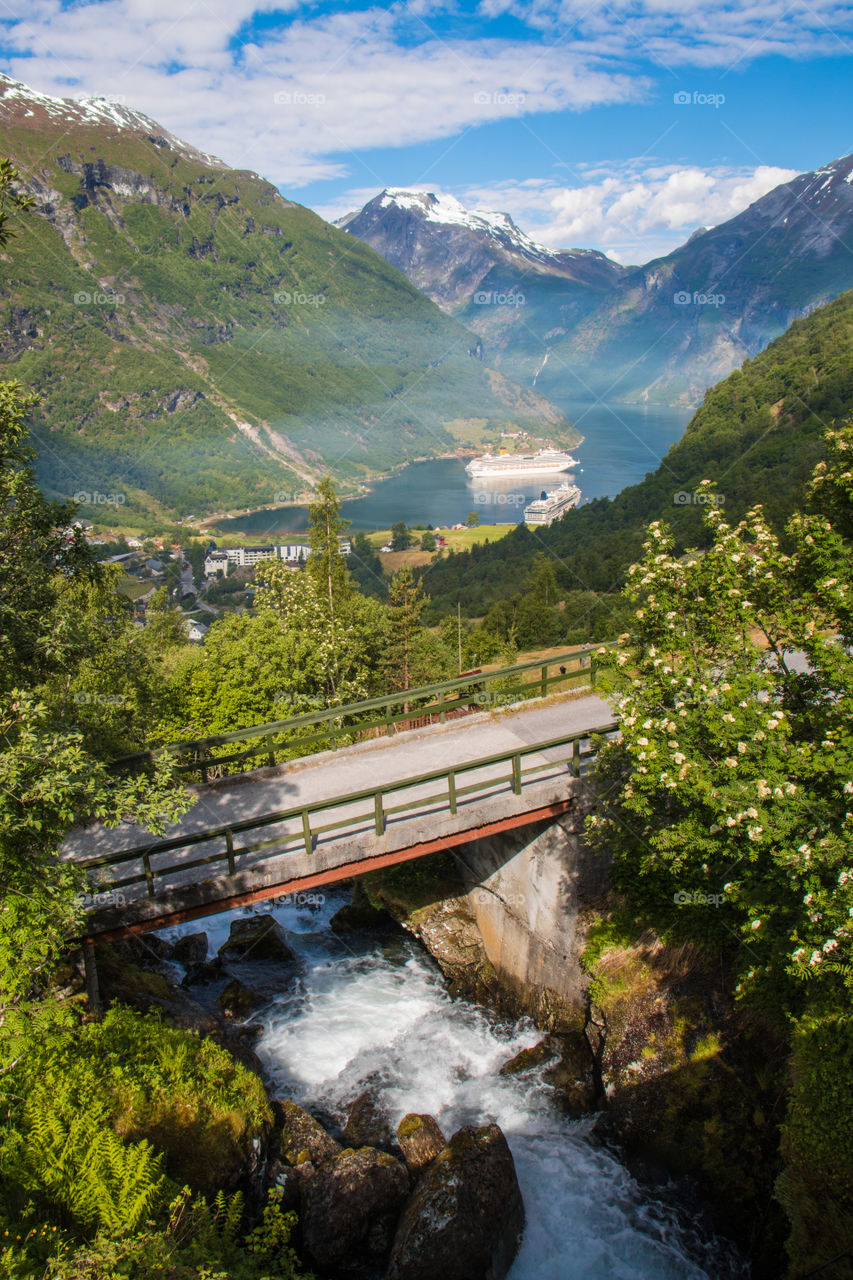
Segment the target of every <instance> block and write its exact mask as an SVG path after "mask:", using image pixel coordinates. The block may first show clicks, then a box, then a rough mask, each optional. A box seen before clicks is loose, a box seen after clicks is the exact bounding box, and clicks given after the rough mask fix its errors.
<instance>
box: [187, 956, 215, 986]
mask: <svg viewBox="0 0 853 1280" xmlns="http://www.w3.org/2000/svg"><path fill="white" fill-rule="evenodd" d="M222 976H223V974H222V961H221V960H220V959H219V956H214V957H213V959H212V960H201V961H200V962H199V963H198V964H187V965H186V973H185V974H184V976H183V978H182V979H181V986H182V987H192V986H195V984H196V983H198V984H199V985H201V986H204V985H206V984H207V983H208V982H218V981H219V979H220V978H221V977H222Z"/></svg>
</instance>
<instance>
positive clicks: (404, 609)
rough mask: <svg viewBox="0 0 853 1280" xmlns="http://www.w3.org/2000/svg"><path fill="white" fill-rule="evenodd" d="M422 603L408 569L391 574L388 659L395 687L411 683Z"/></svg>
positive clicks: (403, 687)
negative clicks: (414, 646) (392, 575)
mask: <svg viewBox="0 0 853 1280" xmlns="http://www.w3.org/2000/svg"><path fill="white" fill-rule="evenodd" d="M426 604H427V597H426V596H425V595H424V593H423V588H422V586H421V583H420V582H419V581H417V582H416V581H415V578H414V576H413V574H412V571H411V569H401V570H400V571H399V573H396V574H395V575H394V577H393V578H392V580H391V589H390V591H389V594H388V617H389V622H390V631H391V643H390V650H389V655H388V662H389V668H390V673H391V679H392V681H393V682H394V684H395V685H396V687H397V688H398V689H408V688H409V687H410V685H411V675H412V657H413V645H414V641H415V637H416V635H417V633H418V629H419V624H420V617H421V614H422V613H423V611H424V608H425V606H426ZM407 709H408V708H407Z"/></svg>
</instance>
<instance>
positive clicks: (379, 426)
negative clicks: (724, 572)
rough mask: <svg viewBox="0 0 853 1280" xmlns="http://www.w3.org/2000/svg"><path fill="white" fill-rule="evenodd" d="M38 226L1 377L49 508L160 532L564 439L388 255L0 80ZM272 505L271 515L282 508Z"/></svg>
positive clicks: (19, 264) (0, 301)
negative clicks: (331, 480) (25, 404)
mask: <svg viewBox="0 0 853 1280" xmlns="http://www.w3.org/2000/svg"><path fill="white" fill-rule="evenodd" d="M0 120H2V123H3V135H4V148H5V149H6V151H7V153H8V154H9V155H10V156H11V157H12V158H13V160H14V162H15V163H16V165H17V167H18V170H19V172H20V177H21V182H22V185H23V187H24V189H25V191H26V192H27V193H28V195H30V196H31V197H32V199H33V201H34V203H35V207H36V209H37V212H38V214H39V215H40V216H37V217H30V218H27V219H25V220H23V222H22V223H21V226H20V234H19V235H18V236H16V238H15V239H14V240H12V241H11V242H10V243H9V245H8V247H7V249H6V251H5V253H4V262H3V272H2V282H0V330H2V338H0V367H2V369H3V371H4V375H5V376H14V377H16V378H18V379H19V380H20V381H21V382H22V383H23V384H24V385H25V386H26V387H27V388H28V389H30V390H32V391H35V392H36V393H38V395H39V397H40V399H39V403H38V405H37V406H36V407H35V408H34V409H33V412H32V426H33V440H34V444H35V446H36V450H37V454H38V459H37V471H38V478H39V481H40V482H41V484H42V486H43V487H44V488H45V489H46V490H47V491H48V492H49V493H51V494H55V495H57V496H60V497H74V496H75V495H78V494H84V495H85V494H88V495H90V499H91V495H100V499H98V497H96V498H95V499H94V502H93V501H91V500H90V501H89V502H87V501H86V500H85V499H84V501H83V505H82V514H83V515H88V516H92V515H95V514H102V513H103V505H101V506H100V510H99V509H98V504H99V501H100V502H101V503H103V502H104V501H106V502H108V503H109V504H110V505H111V506H114V507H121V508H122V510H123V511H125V512H127V511H131V510H133V511H135V512H137V513H138V512H147V513H151V514H152V515H156V516H159V517H160V518H161V523H162V517H164V516H167V515H171V516H174V515H175V514H179V515H189V514H195V513H199V512H210V511H222V510H228V509H233V508H234V507H238V506H239V507H247V506H249V505H251V506H260V505H263V504H265V503H271V502H274V501H278V502H279V503H283V502H287V501H288V500H290V497H291V495H293V494H294V493H298V492H302V491H303V490H305V489H307V488H310V487H312V485H313V483H314V482H315V480H316V478H317V476H318V475H319V474H322V473H323V472H324V471H326V470H331V471H332V473H333V474H334V475H335V476H336V477H338V478H351V479H357V478H359V477H363V476H364V475H367V474H376V473H377V472H379V471H383V470H387V469H390V468H391V467H393V466H395V465H399V464H401V463H404V462H406V461H408V460H410V459H413V458H418V457H431V456H435V455H437V454H442V453H447V452H449V451H451V450H452V449H453V448H455V447H456V445H457V444H458V443H459V441H460V439H464V438H465V432H466V423H467V422H468V421H471V420H476V421H477V423H478V424H479V425H480V426H482V425H492V426H503V425H509V424H517V425H520V426H524V427H525V428H532V429H533V430H535V431H544V432H545V433H546V434H550V433H553V432H556V433H557V434H558V435H561V434H563V433H564V434H565V438H566V439H567V440H570V439H577V435H576V433H573V432H572V431H571V429H570V427H569V424H568V423H567V421H566V419H565V418H564V416H563V414H562V413H561V412H560V411H558V410H557V409H556V408H555V407H554V406H553V405H551V404H549V402H547V401H545V400H544V399H543V398H542V397H541V396H538V395H537V394H536V393H535V392H533V391H530V390H524V389H522V388H521V387H517V386H514V385H513V384H511V383H509V382H507V380H506V379H504V378H503V377H501V376H500V375H499V374H497V373H495V372H494V371H491V370H489V369H487V368H486V367H485V365H484V364H483V363H482V361H481V360H480V359H479V358H477V356H476V355H475V354H474V352H473V348H475V347H476V339H475V338H474V337H473V335H472V334H470V333H469V332H468V331H467V330H466V329H465V328H464V327H463V326H462V325H461V324H459V323H458V322H456V321H455V320H453V319H451V318H450V317H448V316H445V315H444V314H443V313H442V312H441V311H440V310H439V309H438V307H436V306H435V305H434V304H433V303H432V302H430V301H429V300H428V299H427V298H425V297H424V296H423V295H422V294H421V293H419V292H418V291H417V289H415V288H414V287H413V286H412V285H411V284H409V282H408V281H407V280H406V279H405V277H404V276H402V275H401V274H400V273H399V272H398V271H396V270H394V268H392V267H391V266H389V265H388V263H387V262H385V260H384V259H383V258H380V257H379V255H378V254H376V253H374V252H373V251H372V250H371V249H369V248H368V247H367V246H366V245H364V244H362V243H361V242H360V241H358V240H356V239H355V238H354V237H352V236H347V235H346V234H344V233H343V232H341V231H337V230H336V229H335V228H334V227H331V226H329V225H328V224H327V223H325V222H323V221H322V219H321V218H319V217H317V215H316V214H314V213H311V212H310V211H309V210H308V209H305V208H302V207H301V206H300V205H297V204H294V203H292V202H291V201H289V200H285V199H283V198H282V196H280V195H279V193H278V191H277V190H276V189H275V188H274V187H273V186H271V184H270V183H268V182H265V181H264V180H263V179H262V178H260V177H258V175H257V174H254V173H249V172H244V171H238V170H234V169H229V168H228V167H227V166H226V165H224V164H222V162H221V161H217V160H216V159H215V158H213V157H211V156H204V155H202V154H201V153H200V152H198V151H196V150H194V149H193V148H192V147H190V146H188V145H187V144H185V143H182V142H181V141H180V140H179V139H177V138H174V137H172V136H171V135H168V134H167V133H166V131H165V130H163V129H161V127H160V126H159V125H157V124H156V122H154V121H153V120H149V119H147V117H145V116H140V115H138V114H137V113H134V112H131V111H128V110H126V109H125V108H117V107H114V106H111V105H110V104H109V103H106V102H102V101H99V100H93V101H92V102H86V103H80V102H74V101H72V100H65V99H57V98H47V97H44V96H43V95H40V94H36V93H33V92H32V91H30V90H28V89H27V88H26V86H23V85H16V84H15V83H14V82H12V81H10V80H8V79H7V78H6V77H0ZM276 495H278V497H276Z"/></svg>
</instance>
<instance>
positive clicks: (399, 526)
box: [391, 520, 412, 551]
mask: <svg viewBox="0 0 853 1280" xmlns="http://www.w3.org/2000/svg"><path fill="white" fill-rule="evenodd" d="M411 545H412V535H411V534H410V533H409V531H408V529H407V528H406V522H405V520H397V521H396V522H395V523H394V524H392V525H391V550H392V551H408V549H409V547H410V546H411Z"/></svg>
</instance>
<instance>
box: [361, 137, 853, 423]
mask: <svg viewBox="0 0 853 1280" xmlns="http://www.w3.org/2000/svg"><path fill="white" fill-rule="evenodd" d="M340 225H342V226H344V227H345V228H346V230H348V231H349V232H350V233H351V234H352V235H357V236H358V237H359V238H360V239H363V240H365V241H366V242H367V243H368V244H369V245H371V247H372V248H374V249H376V250H378V252H379V253H381V254H382V256H383V257H385V258H387V259H388V261H389V262H391V263H393V264H394V266H397V267H399V268H400V269H401V270H402V271H404V272H405V274H406V275H407V276H408V277H409V279H410V280H411V281H412V282H413V284H416V285H417V286H418V288H420V289H422V290H423V291H424V293H426V294H428V295H429V297H431V298H432V299H433V300H434V301H436V302H438V303H439V305H440V306H442V307H443V308H444V309H445V310H446V311H452V312H453V313H454V314H455V315H457V316H459V317H460V318H461V319H463V320H464V322H465V324H467V325H468V326H469V327H470V328H472V329H474V330H475V331H476V332H477V333H478V334H479V335H480V336H481V338H482V339H483V343H484V346H485V348H486V350H487V352H488V353H489V354H490V355H491V357H492V358H493V359H495V360H496V361H497V363H498V364H499V365H500V367H501V368H503V369H505V370H506V371H507V372H510V373H511V374H512V376H513V377H516V378H518V379H520V380H524V381H527V382H530V383H532V384H533V385H535V387H536V389H537V391H542V392H544V393H545V394H546V395H548V396H550V397H551V398H552V399H555V400H557V401H558V402H559V403H561V404H563V405H566V404H567V403H568V404H571V403H572V402H573V401H574V400H575V399H577V398H581V399H587V398H588V397H589V396H590V394H594V395H596V396H601V397H603V398H605V399H616V400H627V401H636V400H641V401H643V400H653V401H657V402H661V403H674V402H678V401H684V402H694V403H695V402H697V401H698V400H700V399H701V397H702V395H703V393H704V391H705V389H706V388H707V387H709V386H711V385H712V384H713V383H714V382H716V381H717V380H718V379H719V378H722V377H725V376H726V375H727V374H728V373H730V372H731V371H732V370H733V369H735V368H737V367H738V365H740V364H741V363H742V362H743V361H744V360H745V359H746V358H747V357H748V356H754V355H756V354H757V353H758V352H759V351H761V350H762V349H763V348H764V347H765V346H766V345H767V343H768V342H770V341H771V340H772V339H773V338H775V337H777V336H778V335H779V334H780V333H783V332H784V330H785V329H787V327H788V326H789V325H790V324H791V323H792V321H794V320H796V319H797V318H798V317H800V316H805V315H808V313H809V312H810V311H812V310H814V308H815V307H818V306H821V305H822V304H823V303H825V302H829V301H831V300H832V299H834V298H837V297H838V295H839V294H841V293H843V292H845V291H846V290H847V289H851V288H853V156H845V157H843V158H841V159H839V160H835V161H833V162H832V163H831V164H827V165H824V166H822V167H821V168H820V169H816V170H815V171H814V172H812V173H803V174H800V175H799V177H797V178H794V179H793V180H792V181H791V182H786V183H783V184H782V185H781V186H778V187H776V188H774V190H772V191H770V192H768V194H767V195H765V196H762V197H761V199H759V200H756V201H755V203H754V204H751V205H750V206H749V208H748V209H745V210H744V211H743V212H742V213H740V214H737V215H736V216H735V217H734V218H731V219H729V221H728V222H724V223H720V224H719V225H718V226H716V227H711V228H710V229H702V230H699V231H695V232H694V233H693V235H691V236H690V238H689V240H688V241H687V242H686V243H685V244H683V245H681V247H680V248H678V249H675V250H674V251H673V252H672V253H670V254H667V255H666V257H663V258H658V259H656V260H655V261H653V262H648V263H646V264H645V266H642V267H630V268H624V267H620V266H619V265H618V264H617V263H614V262H611V261H610V259H608V258H606V257H604V255H603V254H599V253H594V252H589V251H583V250H567V251H562V252H555V251H554V250H551V249H546V248H544V247H543V246H542V245H538V244H536V243H535V241H533V240H532V239H531V238H530V237H529V236H527V235H525V233H524V232H523V231H521V230H520V229H519V228H518V227H517V226H516V225H515V223H514V222H513V221H512V219H511V218H510V217H509V216H508V215H507V214H500V213H481V212H479V211H473V210H469V209H465V208H464V207H463V206H462V205H461V204H459V202H458V201H457V200H454V199H453V198H452V197H451V196H440V197H439V196H435V195H432V194H430V193H427V192H422V191H405V190H387V191H383V192H382V193H381V194H380V195H378V196H376V197H375V199H373V200H371V201H370V202H369V203H368V204H367V205H365V206H364V208H363V209H362V210H360V211H359V212H358V213H356V214H350V215H349V216H348V217H347V218H344V219H342V220H341V224H340Z"/></svg>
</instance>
